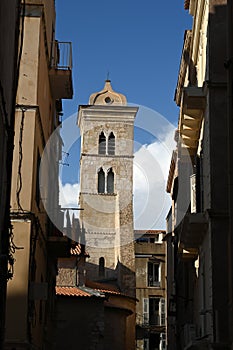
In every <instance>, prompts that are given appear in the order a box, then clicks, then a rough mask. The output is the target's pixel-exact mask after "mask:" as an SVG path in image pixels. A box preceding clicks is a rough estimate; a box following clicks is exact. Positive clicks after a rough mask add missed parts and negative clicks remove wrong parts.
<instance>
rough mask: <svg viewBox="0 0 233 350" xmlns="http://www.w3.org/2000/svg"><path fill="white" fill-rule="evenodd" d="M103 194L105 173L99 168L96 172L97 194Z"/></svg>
mask: <svg viewBox="0 0 233 350" xmlns="http://www.w3.org/2000/svg"><path fill="white" fill-rule="evenodd" d="M104 192H105V173H104V171H103V169H102V168H101V169H100V170H99V172H98V193H104Z"/></svg>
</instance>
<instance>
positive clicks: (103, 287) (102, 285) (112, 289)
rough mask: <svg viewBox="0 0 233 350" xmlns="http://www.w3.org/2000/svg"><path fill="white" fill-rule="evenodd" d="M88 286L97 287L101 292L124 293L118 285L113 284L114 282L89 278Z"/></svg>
mask: <svg viewBox="0 0 233 350" xmlns="http://www.w3.org/2000/svg"><path fill="white" fill-rule="evenodd" d="M86 286H87V287H89V288H92V289H95V290H97V291H98V292H101V293H108V294H118V295H122V293H120V291H119V289H118V288H117V287H116V286H113V285H112V284H107V283H100V282H93V281H89V280H87V281H86Z"/></svg>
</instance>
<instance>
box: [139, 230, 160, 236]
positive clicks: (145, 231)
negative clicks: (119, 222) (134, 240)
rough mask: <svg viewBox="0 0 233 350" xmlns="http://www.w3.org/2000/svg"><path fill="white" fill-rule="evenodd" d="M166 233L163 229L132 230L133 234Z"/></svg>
mask: <svg viewBox="0 0 233 350" xmlns="http://www.w3.org/2000/svg"><path fill="white" fill-rule="evenodd" d="M158 233H166V231H165V230H134V234H142V235H143V234H158Z"/></svg>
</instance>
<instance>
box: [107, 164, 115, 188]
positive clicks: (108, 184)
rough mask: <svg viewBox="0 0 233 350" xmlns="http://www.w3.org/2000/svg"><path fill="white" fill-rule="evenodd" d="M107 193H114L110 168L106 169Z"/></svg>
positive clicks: (112, 174) (112, 173) (112, 175)
mask: <svg viewBox="0 0 233 350" xmlns="http://www.w3.org/2000/svg"><path fill="white" fill-rule="evenodd" d="M107 193H114V172H113V171H112V168H110V169H109V170H108V175H107Z"/></svg>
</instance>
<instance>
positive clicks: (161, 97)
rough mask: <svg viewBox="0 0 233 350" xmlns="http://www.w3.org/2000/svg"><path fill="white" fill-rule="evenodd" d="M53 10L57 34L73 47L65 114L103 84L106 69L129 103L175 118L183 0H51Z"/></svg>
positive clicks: (185, 23)
mask: <svg viewBox="0 0 233 350" xmlns="http://www.w3.org/2000/svg"><path fill="white" fill-rule="evenodd" d="M56 15H57V19H56V23H57V27H56V37H57V39H58V40H60V41H71V42H72V47H73V73H74V74H73V84H74V98H73V100H72V101H70V100H67V101H63V106H64V117H66V116H67V115H70V114H72V113H74V112H75V111H76V110H77V106H78V105H79V104H87V103H88V98H89V95H90V94H91V93H92V92H95V91H99V90H100V89H102V87H103V84H104V80H105V79H106V77H107V72H108V71H109V74H110V79H111V81H112V85H113V88H114V89H115V90H117V91H121V92H122V93H124V94H126V95H127V99H128V101H129V102H131V103H136V104H139V105H143V106H146V107H149V108H152V109H155V110H156V111H158V112H159V113H161V114H162V115H164V116H165V117H166V118H167V119H168V120H170V121H171V122H173V123H175V122H176V121H177V115H178V109H177V107H176V105H175V103H174V101H173V98H174V91H175V87H176V81H177V74H178V69H179V62H180V56H181V50H182V45H183V36H184V30H185V29H190V28H191V16H190V15H189V14H188V12H187V11H185V10H184V0H167V1H164V0H160V1H155V0H146V1H139V0H135V1H130V0H125V1H123V0H118V1H117V2H114V3H113V2H112V3H111V2H109V1H106V0H101V1H94V0H86V1H77V0H67V1H64V0H56Z"/></svg>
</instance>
